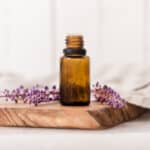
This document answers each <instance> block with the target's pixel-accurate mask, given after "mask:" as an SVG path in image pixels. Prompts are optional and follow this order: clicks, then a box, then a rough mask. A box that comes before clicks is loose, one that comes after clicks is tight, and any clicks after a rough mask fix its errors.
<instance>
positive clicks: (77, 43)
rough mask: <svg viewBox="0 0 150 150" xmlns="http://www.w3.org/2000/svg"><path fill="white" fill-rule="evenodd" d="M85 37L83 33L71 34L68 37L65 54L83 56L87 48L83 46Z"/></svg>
mask: <svg viewBox="0 0 150 150" xmlns="http://www.w3.org/2000/svg"><path fill="white" fill-rule="evenodd" d="M83 45H84V44H83V37H82V36H81V35H69V36H67V38H66V48H65V49H64V50H63V52H64V55H65V56H68V57H83V56H85V55H86V50H85V49H84V48H83Z"/></svg>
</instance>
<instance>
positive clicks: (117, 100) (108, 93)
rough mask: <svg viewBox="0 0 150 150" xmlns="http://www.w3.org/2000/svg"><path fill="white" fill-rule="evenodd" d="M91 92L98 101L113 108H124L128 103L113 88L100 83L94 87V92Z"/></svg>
mask: <svg viewBox="0 0 150 150" xmlns="http://www.w3.org/2000/svg"><path fill="white" fill-rule="evenodd" d="M91 92H92V94H93V96H94V98H95V99H96V100H97V101H99V102H101V103H105V104H108V105H111V106H112V107H113V108H118V109H119V108H122V107H123V106H124V105H125V103H126V102H125V100H124V99H123V98H121V96H120V95H119V94H118V93H117V92H116V91H114V90H113V89H112V88H111V87H108V86H107V85H104V86H101V85H100V84H99V82H97V83H96V84H95V85H93V90H92V91H91Z"/></svg>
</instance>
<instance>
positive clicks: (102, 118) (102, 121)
mask: <svg viewBox="0 0 150 150" xmlns="http://www.w3.org/2000/svg"><path fill="white" fill-rule="evenodd" d="M144 112H145V109H143V108H140V107H138V106H135V105H131V104H126V106H125V107H124V108H122V109H113V108H111V107H110V106H108V105H102V104H100V103H99V102H92V103H91V104H90V106H84V107H83V106H82V107H79V106H75V107H67V106H66V107H65V106H61V105H60V104H59V103H58V102H53V103H50V104H41V105H39V106H38V107H35V106H32V105H29V104H9V103H8V104H0V126H15V127H44V128H45V127H47V128H78V129H104V128H109V127H112V126H115V125H117V124H120V123H122V122H125V121H129V120H133V119H135V118H137V117H139V116H140V115H142V114H143V113H144Z"/></svg>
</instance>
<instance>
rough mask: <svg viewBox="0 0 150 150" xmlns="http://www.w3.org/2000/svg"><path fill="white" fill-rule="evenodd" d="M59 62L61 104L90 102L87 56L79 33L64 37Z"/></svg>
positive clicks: (79, 104) (80, 104) (85, 103)
mask: <svg viewBox="0 0 150 150" xmlns="http://www.w3.org/2000/svg"><path fill="white" fill-rule="evenodd" d="M63 52H64V56H63V57H61V62H60V95H61V100H60V101H61V103H62V104H63V105H72V106H76V105H78V106H82V105H88V104H89V103H90V69H89V57H88V56H86V50H85V49H84V48H83V37H82V36H81V35H70V36H67V38H66V48H65V49H64V51H63Z"/></svg>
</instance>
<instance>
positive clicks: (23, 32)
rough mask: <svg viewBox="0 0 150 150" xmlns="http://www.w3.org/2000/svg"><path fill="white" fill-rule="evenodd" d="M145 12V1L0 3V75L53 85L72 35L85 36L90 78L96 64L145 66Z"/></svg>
mask: <svg viewBox="0 0 150 150" xmlns="http://www.w3.org/2000/svg"><path fill="white" fill-rule="evenodd" d="M149 8H150V1H149V0H0V73H1V75H3V76H5V79H4V80H7V78H6V76H7V77H8V78H10V77H12V76H14V77H17V78H20V79H21V78H25V79H26V80H35V82H41V80H43V81H48V82H51V83H56V82H58V73H59V57H60V56H61V55H62V49H63V48H64V47H65V45H64V39H65V36H66V35H67V34H72V33H73V34H75V33H77V34H82V35H84V37H85V48H86V49H87V51H88V55H90V56H91V74H92V80H94V78H95V76H96V75H97V72H98V71H99V70H100V69H101V65H102V64H119V65H124V64H141V65H148V64H149V63H150V59H149V58H150V43H149V39H150V9H149ZM47 79H50V80H47ZM20 82H23V80H22V79H21V80H20V81H19V83H20Z"/></svg>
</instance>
